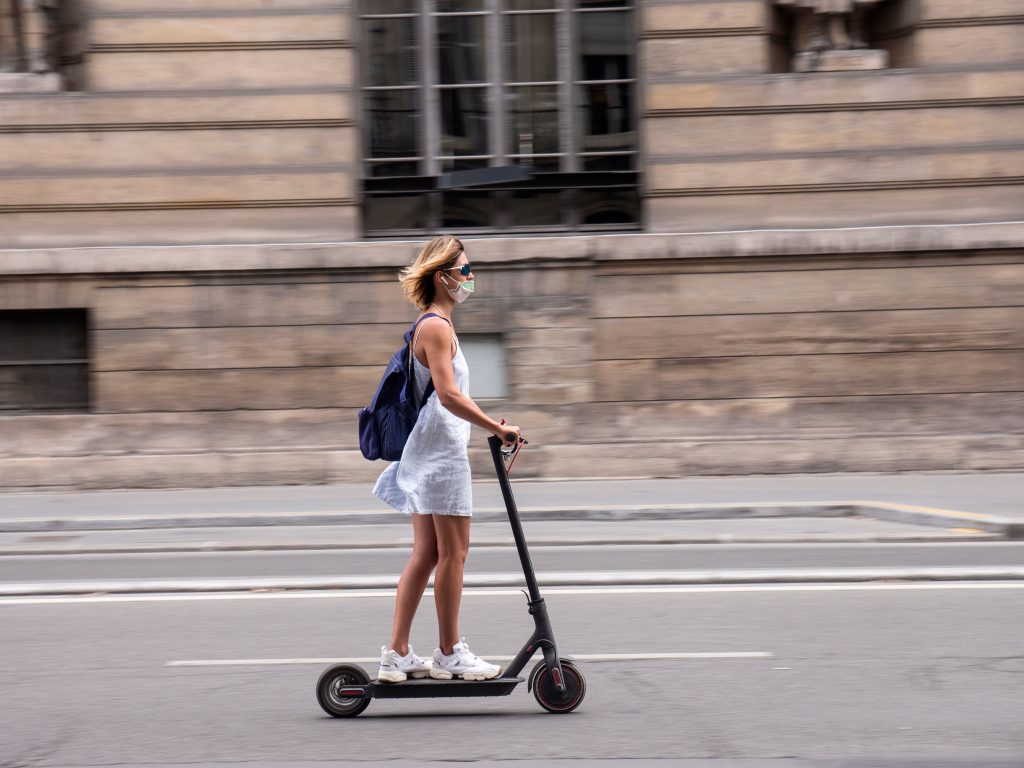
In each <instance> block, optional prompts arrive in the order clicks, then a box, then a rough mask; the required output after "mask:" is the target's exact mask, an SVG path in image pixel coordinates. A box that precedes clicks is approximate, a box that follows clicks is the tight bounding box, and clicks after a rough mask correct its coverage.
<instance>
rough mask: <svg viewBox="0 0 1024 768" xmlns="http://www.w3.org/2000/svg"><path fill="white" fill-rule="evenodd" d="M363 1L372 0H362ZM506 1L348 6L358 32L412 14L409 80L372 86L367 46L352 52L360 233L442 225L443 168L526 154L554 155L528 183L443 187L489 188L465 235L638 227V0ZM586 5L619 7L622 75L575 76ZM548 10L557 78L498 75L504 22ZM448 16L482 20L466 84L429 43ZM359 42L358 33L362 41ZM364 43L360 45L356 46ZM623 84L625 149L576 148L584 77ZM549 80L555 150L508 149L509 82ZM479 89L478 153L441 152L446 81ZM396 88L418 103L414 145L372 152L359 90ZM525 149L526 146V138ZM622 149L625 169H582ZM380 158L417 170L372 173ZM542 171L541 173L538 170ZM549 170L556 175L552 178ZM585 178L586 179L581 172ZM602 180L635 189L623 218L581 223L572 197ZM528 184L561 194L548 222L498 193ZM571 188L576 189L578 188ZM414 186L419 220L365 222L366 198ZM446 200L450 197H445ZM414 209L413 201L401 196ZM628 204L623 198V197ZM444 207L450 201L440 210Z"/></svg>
mask: <svg viewBox="0 0 1024 768" xmlns="http://www.w3.org/2000/svg"><path fill="white" fill-rule="evenodd" d="M369 2H370V3H372V2H373V0H369ZM506 2H507V0H481V3H480V7H479V8H478V9H476V10H469V11H438V10H437V0H413V1H412V3H411V7H412V9H413V10H412V11H411V12H407V13H394V14H392V13H364V12H363V11H364V9H365V7H366V3H365V0H364V2H356V3H354V4H353V6H354V14H355V17H356V25H357V29H358V32H357V34H358V36H359V37H360V38H365V35H366V32H365V26H366V21H367V20H372V19H380V18H411V19H412V20H413V24H414V28H413V32H412V35H413V40H414V41H415V45H416V54H415V61H416V62H417V66H418V72H417V78H416V80H417V82H416V83H415V84H411V85H398V86H394V85H391V86H387V85H386V86H381V85H373V84H370V83H369V82H368V72H367V62H368V58H367V57H368V55H369V54H368V53H364V54H361V55H360V56H359V57H358V61H357V62H356V71H357V77H358V78H359V79H358V83H357V87H356V89H355V90H356V93H357V100H358V104H357V108H356V114H357V115H358V116H359V121H360V125H361V126H362V128H361V130H360V131H359V137H358V142H357V146H358V148H359V169H360V171H359V172H360V203H361V206H360V207H361V211H362V229H363V235H364V237H366V238H380V237H394V236H405V235H422V234H424V233H433V232H439V231H445V230H447V229H449V228H451V227H450V226H449V225H446V224H445V219H444V210H445V208H446V200H445V197H444V196H445V194H446V192H445V191H443V190H441V189H440V188H439V187H438V186H437V180H438V179H439V178H440V177H441V176H442V174H444V173H446V172H449V171H451V170H458V169H460V168H459V166H460V165H462V166H463V167H465V166H466V164H472V163H480V161H483V162H482V163H481V164H480V166H477V167H492V168H493V167H500V166H505V165H511V164H523V165H528V164H527V163H521V162H520V161H523V160H526V159H529V158H537V159H544V158H548V159H549V158H552V157H557V158H560V160H559V165H558V169H557V170H556V171H547V170H545V171H539V172H538V173H537V174H535V179H534V180H533V181H528V182H515V183H507V184H493V185H484V186H479V187H469V188H465V189H459V190H451V191H449V192H448V193H447V194H452V193H456V192H458V193H464V194H471V193H473V192H481V193H488V194H489V195H490V197H491V200H490V202H489V206H490V209H491V211H490V223H489V224H488V225H487V226H465V227H459V226H458V225H454V226H455V227H456V228H460V229H461V230H462V231H464V232H465V234H467V235H471V234H472V235H476V234H479V235H487V234H496V233H506V234H531V233H538V232H603V231H615V232H618V231H636V230H639V229H641V228H642V223H641V222H642V207H641V201H640V190H641V183H640V170H639V166H640V141H641V137H640V131H639V126H640V121H639V118H640V114H639V88H640V77H639V71H638V70H639V60H638V50H637V47H636V41H637V35H636V25H637V24H638V19H637V16H638V13H639V3H638V2H637V0H622V4H621V5H619V6H617V7H603V6H598V7H595V8H581V7H578V5H579V0H551V5H552V7H551V8H547V9H509V8H507V7H506ZM589 13H621V14H626V15H628V18H629V24H630V31H629V36H628V39H629V40H630V41H631V44H632V46H633V47H632V49H631V51H630V61H631V63H632V67H631V71H630V72H629V73H628V74H629V75H630V77H626V78H611V79H597V80H584V79H582V78H583V75H584V73H583V72H582V65H581V62H580V60H579V59H580V56H581V48H582V41H581V40H580V37H579V35H580V19H581V18H582V15H583V14H589ZM536 15H551V16H553V17H554V19H555V25H554V26H555V29H554V38H555V40H556V45H557V53H556V56H555V65H556V68H557V71H556V75H557V77H558V79H557V80H554V81H547V80H545V81H536V82H534V81H525V80H524V81H518V80H515V81H512V80H509V79H508V78H507V74H508V73H507V57H508V45H507V44H506V42H507V25H508V23H509V21H508V20H509V19H510V17H515V16H536ZM451 17H482V18H483V19H484V37H483V44H484V45H485V50H483V51H482V54H481V55H482V65H483V77H482V79H481V80H480V81H478V82H472V83H441V82H440V79H441V78H440V73H439V69H440V64H439V57H438V55H437V48H436V46H435V45H434V44H433V43H432V41H436V39H437V27H438V20H439V19H442V18H451ZM361 42H362V40H361ZM357 48H359V49H363V46H362V45H359V46H357ZM623 83H624V84H627V85H629V86H630V103H629V104H628V105H627V107H628V110H629V111H628V115H627V120H628V121H629V122H628V125H629V127H630V128H631V131H629V133H631V134H632V136H633V138H632V141H631V143H630V146H629V148H628V149H621V150H606V151H600V150H590V151H586V150H584V149H583V147H582V146H581V145H582V141H581V139H580V136H581V135H582V134H581V132H582V130H583V128H584V123H583V120H584V117H583V115H584V107H585V103H586V102H584V100H583V98H582V92H583V89H584V88H585V87H586V86H588V85H615V84H623ZM537 86H549V87H554V88H555V89H556V91H557V99H558V127H557V135H558V142H559V145H558V151H557V152H513V151H510V149H511V147H510V146H509V145H508V143H509V135H508V134H509V131H510V130H511V127H512V114H513V113H512V111H511V106H510V98H509V94H510V91H511V89H513V88H522V87H537ZM460 88H466V89H482V90H483V92H484V99H483V104H485V105H486V109H487V117H486V121H487V132H486V135H487V142H488V146H487V152H486V153H484V154H479V153H478V154H472V155H451V154H448V155H446V154H444V151H445V150H444V147H443V146H442V135H443V129H442V124H441V121H442V113H441V101H442V98H443V97H442V91H445V90H449V89H450V90H454V89H460ZM386 90H404V91H411V92H414V93H416V94H417V96H416V98H417V108H418V114H419V121H420V128H419V132H418V135H417V137H416V144H417V146H416V151H415V154H413V155H408V156H400V157H399V156H395V157H372V156H371V155H372V148H371V146H370V130H371V125H370V121H369V119H368V115H369V110H368V109H367V98H366V96H367V94H368V93H371V92H373V91H386ZM531 149H532V147H531ZM600 157H609V158H624V159H625V164H626V169H625V170H603V171H602V170H595V171H584V169H583V168H584V163H585V162H586V159H587V158H600ZM387 163H409V164H410V165H411V164H415V168H416V171H417V175H416V176H415V177H411V176H397V175H390V176H389V175H383V176H378V175H374V174H373V173H372V171H373V167H374V166H377V165H382V164H387ZM541 177H545V178H541ZM553 177H558V178H553ZM588 177H589V178H588ZM591 189H605V190H607V191H609V192H615V191H623V190H624V191H627V192H629V193H632V194H633V195H634V196H635V200H634V201H633V203H632V205H633V206H634V211H633V214H632V221H630V222H628V223H627V222H620V223H603V224H602V223H583V207H582V205H581V204H578V203H577V198H582V197H583V196H584V193H585V191H586V190H591ZM537 190H549V191H556V190H557V191H558V192H559V193H560V197H561V211H560V216H559V222H558V223H557V224H516V223H514V222H512V221H511V220H510V213H509V207H508V205H505V204H503V202H504V201H508V200H512V199H514V197H515V195H516V193H517V192H528V191H537ZM577 190H578V191H577ZM418 195H423V196H425V197H426V199H425V200H424V201H421V204H422V205H423V209H422V210H421V211H420V214H421V215H422V217H423V218H425V221H424V222H423V224H424V226H422V227H419V226H412V227H408V228H388V229H385V228H377V227H372V226H371V222H370V218H371V217H370V214H369V212H368V205H367V201H368V200H373V201H374V202H376V203H382V202H383V200H384V199H386V198H387V197H403V196H404V197H405V198H406V199H408V198H409V196H418ZM447 199H448V201H449V202H450V199H451V198H447ZM410 203H411V204H412V207H413V208H416V207H417V201H415V200H410ZM627 205H628V204H627ZM449 210H450V209H449Z"/></svg>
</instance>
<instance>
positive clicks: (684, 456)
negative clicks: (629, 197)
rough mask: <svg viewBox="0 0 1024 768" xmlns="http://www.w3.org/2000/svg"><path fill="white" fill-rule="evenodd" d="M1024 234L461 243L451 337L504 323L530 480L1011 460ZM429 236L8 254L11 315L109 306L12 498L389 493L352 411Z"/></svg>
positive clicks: (1018, 387) (19, 425)
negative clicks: (280, 486)
mask: <svg viewBox="0 0 1024 768" xmlns="http://www.w3.org/2000/svg"><path fill="white" fill-rule="evenodd" d="M1021 234H1022V233H1021V227H1020V226H1019V225H993V226H984V225H981V226H977V227H974V228H967V229H949V228H934V227H931V228H927V227H924V228H903V227H894V228H881V229H877V230H862V231H854V232H851V231H842V230H822V231H817V232H805V233H797V234H795V235H794V234H793V233H756V232H752V233H747V234H745V235H744V236H741V237H733V236H731V235H687V236H673V235H669V236H659V235H630V236H620V237H607V236H604V237H601V236H593V237H573V238H559V237H548V238H521V239H514V240H508V239H479V240H468V241H467V243H468V249H469V252H470V253H471V255H472V259H473V261H474V263H476V264H478V265H479V269H478V279H479V282H480V291H479V294H478V295H477V296H475V297H474V298H473V300H472V301H470V302H467V303H466V304H465V305H463V306H462V307H460V308H459V310H458V315H457V323H458V329H459V332H460V333H462V334H472V333H499V334H501V335H502V340H503V345H504V347H505V349H506V354H507V364H508V371H507V376H508V380H509V395H508V397H507V398H505V399H501V400H491V401H485V402H484V403H483V405H484V407H485V408H487V409H488V410H490V411H492V412H494V413H497V414H503V415H506V416H508V417H509V418H512V419H515V421H516V422H517V423H519V424H520V425H521V426H523V428H524V431H526V432H527V433H528V434H529V437H530V440H531V446H530V448H529V449H528V452H527V453H526V454H524V457H523V459H522V460H521V462H520V464H518V465H517V471H519V472H521V473H522V474H521V476H524V477H525V476H535V477H587V476H595V475H602V476H636V475H661V476H676V475H686V474H690V475H692V474H731V473H740V474H746V473H775V472H829V471H864V470H877V471H901V470H940V469H941V470H950V469H983V468H989V469H991V468H1000V469H1008V468H1018V469H1019V468H1021V467H1024V351H1022V350H1024V335H1022V333H1024V330H1022V329H1024V322H1022V320H1024V252H1022V250H1021V249H1020V248H1019V247H1017V246H1015V243H1018V242H1019V238H1020V237H1021ZM416 245H417V244H415V243H391V244H385V243H379V244H365V243H364V244H359V243H352V244H347V245H346V244H337V245H324V246H277V247H269V246H262V247H261V246H232V247H226V248H223V249H217V248H212V247H194V248H186V247H181V248H175V249H160V248H141V249H85V250H74V249H69V250H62V251H43V252H39V251H21V252H17V251H8V252H6V253H5V254H3V255H4V257H5V259H6V263H7V264H8V269H9V272H10V273H12V274H9V276H8V277H7V278H6V279H5V280H3V281H2V282H0V299H2V306H4V307H7V308H34V307H55V306H68V307H81V306H86V307H88V308H89V309H90V314H91V320H90V325H91V340H90V341H91V345H92V355H91V357H92V360H93V371H92V393H93V403H92V409H91V412H90V413H86V414H66V415H47V416H44V415H39V416H17V417H8V418H6V419H5V420H4V421H5V428H4V429H3V430H0V475H2V476H3V477H4V479H5V486H6V487H9V488H10V487H40V486H50V487H53V486H67V485H70V486H77V487H119V486H205V485H232V484H259V483H288V482H306V483H315V482H330V481H334V482H338V481H360V482H362V481H368V480H370V479H372V477H373V476H374V475H375V473H376V472H377V471H379V469H380V467H381V464H380V463H376V464H371V463H369V462H366V461H364V460H363V459H362V458H361V457H360V456H359V453H358V450H357V441H356V429H355V414H356V410H357V409H358V407H360V406H362V405H364V404H366V402H367V401H368V399H369V397H370V396H371V394H372V391H373V388H374V387H375V385H376V381H377V378H378V376H379V374H380V371H381V370H382V367H383V363H384V361H386V359H387V357H388V356H389V355H390V353H391V352H392V351H393V349H394V348H395V347H396V346H397V344H398V343H400V342H399V341H398V340H399V339H400V334H401V332H402V330H403V329H404V327H405V325H406V324H407V323H408V321H409V320H410V318H411V317H412V316H413V315H414V312H413V310H412V307H411V306H410V305H408V304H406V303H405V302H404V300H403V299H402V297H401V294H400V291H399V287H398V284H397V281H396V280H395V273H396V270H397V267H398V266H399V265H400V264H402V263H404V262H405V261H407V260H408V259H409V258H411V256H412V255H413V254H414V253H415V249H416ZM225 258H230V259H231V260H232V261H233V263H235V264H236V265H237V266H238V267H240V268H239V269H236V270H231V271H227V270H217V269H215V268H214V266H215V265H216V264H217V263H219V262H220V261H221V260H223V259H225ZM126 259H131V260H132V263H134V264H135V265H136V271H135V272H134V273H131V274H128V273H126V271H125V269H124V264H123V262H124V260H126ZM172 264H175V265H177V272H174V271H172V270H171V269H170V267H171V265H172ZM474 440H475V442H474V445H475V446H476V447H475V448H474V457H473V458H474V462H475V463H476V467H477V469H478V470H480V471H486V468H487V464H486V460H487V457H486V456H484V455H483V452H482V450H480V448H481V447H482V445H483V435H482V434H477V435H476V437H475V439H474Z"/></svg>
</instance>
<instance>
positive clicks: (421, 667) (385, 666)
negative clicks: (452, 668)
mask: <svg viewBox="0 0 1024 768" xmlns="http://www.w3.org/2000/svg"><path fill="white" fill-rule="evenodd" d="M429 673H430V662H429V661H424V660H423V659H421V658H420V657H419V656H417V655H416V654H415V653H413V651H412V646H411V645H410V646H409V653H407V654H406V655H405V656H401V655H399V653H398V651H393V650H391V649H390V648H388V647H387V646H386V645H382V646H381V647H380V669H379V670H377V679H378V680H380V681H381V682H382V683H400V682H402V681H403V680H405V679H406V678H408V677H413V678H417V677H426V676H427V675H428V674H429Z"/></svg>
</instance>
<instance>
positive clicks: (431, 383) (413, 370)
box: [406, 312, 451, 407]
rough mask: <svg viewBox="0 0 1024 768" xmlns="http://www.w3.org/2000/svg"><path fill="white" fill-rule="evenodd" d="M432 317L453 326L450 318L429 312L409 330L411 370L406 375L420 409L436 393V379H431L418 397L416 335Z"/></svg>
mask: <svg viewBox="0 0 1024 768" xmlns="http://www.w3.org/2000/svg"><path fill="white" fill-rule="evenodd" d="M431 317H440V318H441V319H442V320H444V321H445V322H446V323H448V325H451V323H450V322H449V321H448V318H446V317H443V316H442V315H439V314H437V313H436V312H427V314H425V315H423V317H421V318H419V319H417V320H414V321H413V324H412V328H410V329H409V330H410V331H411V333H410V338H409V370H408V371H407V372H406V375H407V376H408V380H409V381H410V382H411V383H412V389H413V397H414V398H416V405H417V406H419V407H422V406H423V403H425V402H427V400H428V399H429V398H430V395H431V393H433V391H434V379H433V377H431V379H430V380H429V381H427V387H426V389H424V390H423V397H422V398H419V397H416V334H417V333H418V332H419V325H420V323H422V322H423V321H424V320H428V319H430V318H431Z"/></svg>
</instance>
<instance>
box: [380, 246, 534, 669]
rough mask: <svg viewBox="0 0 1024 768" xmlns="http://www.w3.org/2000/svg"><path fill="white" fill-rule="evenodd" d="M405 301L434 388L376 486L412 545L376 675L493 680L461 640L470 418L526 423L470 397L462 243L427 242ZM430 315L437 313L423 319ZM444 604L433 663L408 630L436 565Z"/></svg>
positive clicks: (437, 597)
mask: <svg viewBox="0 0 1024 768" xmlns="http://www.w3.org/2000/svg"><path fill="white" fill-rule="evenodd" d="M400 280H401V283H402V288H403V289H404V290H405V295H406V298H408V299H409V301H411V302H412V303H413V304H415V305H416V306H417V307H418V308H419V309H420V319H418V320H417V325H416V328H415V331H414V332H413V342H412V347H413V354H414V357H415V362H414V363H413V366H414V367H415V372H416V391H417V392H418V393H424V392H425V391H426V386H427V383H428V382H429V381H430V380H433V382H434V392H433V393H432V394H431V395H430V398H429V399H428V400H427V401H426V404H424V406H423V409H422V410H421V411H420V414H419V418H417V420H416V426H415V427H414V428H413V431H412V433H411V434H410V435H409V440H408V442H407V443H406V444H405V449H404V450H403V452H402V458H401V460H400V461H396V462H394V463H392V464H389V465H388V467H387V469H385V470H384V472H383V473H381V476H380V478H379V479H378V480H377V484H376V486H374V489H373V492H374V494H375V495H377V496H378V497H380V498H381V499H383V500H384V501H385V502H387V503H388V504H390V505H391V506H392V507H394V508H395V509H398V510H401V511H403V512H405V513H406V514H408V515H410V516H411V517H412V527H413V548H412V556H411V557H410V559H409V563H408V565H406V566H405V570H404V571H403V572H402V577H401V579H400V580H399V582H398V595H397V597H396V599H395V620H394V625H393V628H392V631H391V643H390V645H385V646H383V647H382V648H381V658H380V670H379V671H378V673H377V679H378V680H382V681H384V682H389V683H397V682H401V681H402V680H405V679H406V678H407V677H426V676H427V675H428V674H429V675H430V676H431V677H433V678H436V679H439V680H449V679H451V678H453V677H460V678H463V679H466V680H489V679H491V678H493V677H497V676H498V675H499V674H500V673H501V668H500V667H498V666H496V665H494V664H488V663H487V662H486V661H484V660H483V659H481V658H479V657H477V656H476V655H474V654H473V652H472V651H470V650H469V646H468V645H467V644H466V641H465V638H462V639H461V640H460V637H459V603H460V601H461V599H462V573H463V566H464V564H465V562H466V555H467V553H468V551H469V523H470V518H471V517H472V515H473V488H472V485H471V478H470V474H469V458H468V456H467V453H466V449H467V446H468V444H469V435H470V425H471V424H476V425H477V426H479V427H483V428H484V429H486V430H489V431H491V432H493V433H494V434H496V435H498V436H499V437H501V438H502V439H504V436H505V435H506V434H508V433H514V434H515V436H516V440H519V427H516V426H511V425H508V424H502V423H501V422H499V421H495V420H494V419H492V418H491V417H490V416H488V415H487V414H486V413H484V412H483V411H482V410H481V409H480V407H479V406H478V405H477V404H476V403H474V402H473V400H472V399H471V398H470V396H469V369H468V367H467V365H466V358H465V357H464V356H463V354H462V349H461V348H460V346H459V339H458V336H456V335H455V327H454V325H453V323H452V312H453V310H454V309H455V307H456V306H458V305H459V304H461V303H462V302H463V301H465V300H466V299H467V298H469V297H470V296H471V295H472V294H473V288H474V282H473V268H472V267H471V266H470V263H469V258H468V257H467V256H466V251H465V248H464V247H463V245H462V242H461V241H460V240H458V239H457V238H455V237H451V236H447V235H446V236H442V237H438V238H435V239H434V240H432V241H431V242H430V243H428V244H427V245H426V246H425V247H424V248H423V250H422V251H420V254H419V256H417V257H416V260H415V261H414V262H413V263H412V264H411V265H410V266H409V267H407V268H406V269H404V270H403V271H402V275H401V278H400ZM428 314H433V315H436V317H424V316H425V315H428ZM435 568H436V569H437V572H436V574H435V576H434V602H435V603H436V607H437V625H438V633H439V646H440V647H439V648H437V650H435V651H434V658H433V663H431V662H430V661H424V660H423V659H421V658H420V657H418V656H417V655H416V654H415V653H414V652H413V650H412V646H410V645H409V631H410V629H411V627H412V620H413V616H414V615H415V613H416V608H417V607H418V606H419V603H420V599H421V598H422V597H423V591H424V590H425V589H426V587H427V580H428V579H429V578H430V573H431V571H434V569H435Z"/></svg>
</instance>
